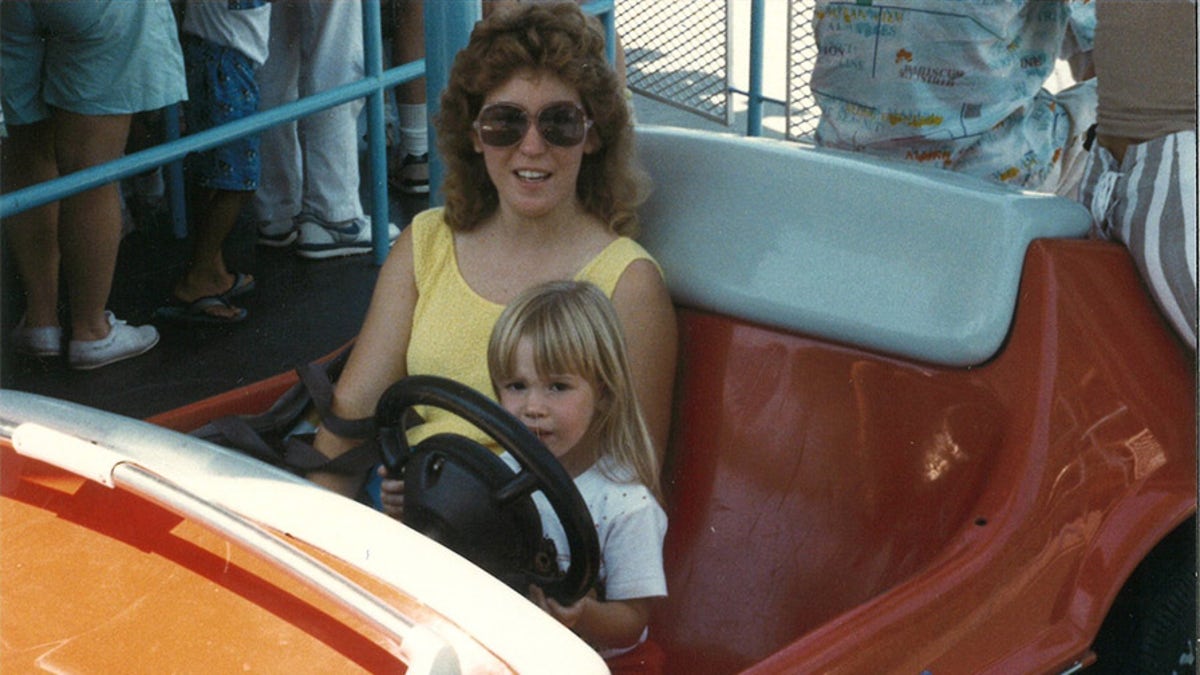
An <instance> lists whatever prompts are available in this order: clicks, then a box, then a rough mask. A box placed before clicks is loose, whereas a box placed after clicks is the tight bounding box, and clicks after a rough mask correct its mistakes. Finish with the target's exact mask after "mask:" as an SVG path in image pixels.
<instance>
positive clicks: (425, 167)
mask: <svg viewBox="0 0 1200 675" xmlns="http://www.w3.org/2000/svg"><path fill="white" fill-rule="evenodd" d="M389 182H390V183H391V185H392V187H394V188H396V189H398V190H400V191H401V192H403V193H405V194H409V195H427V194H429V153H424V154H421V155H407V154H406V155H404V159H402V160H400V166H399V167H397V168H396V170H395V171H394V172H393V173H392V175H391V177H390V179H389Z"/></svg>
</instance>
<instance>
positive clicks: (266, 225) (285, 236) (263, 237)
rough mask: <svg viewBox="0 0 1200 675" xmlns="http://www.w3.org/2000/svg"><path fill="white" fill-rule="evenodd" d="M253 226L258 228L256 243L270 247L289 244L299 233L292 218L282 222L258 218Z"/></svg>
mask: <svg viewBox="0 0 1200 675" xmlns="http://www.w3.org/2000/svg"><path fill="white" fill-rule="evenodd" d="M255 228H256V229H257V230H258V245H259V246H268V247H270V248H285V247H287V246H291V245H292V242H294V241H296V237H297V236H298V235H299V233H298V232H297V231H296V222H295V220H294V219H293V220H285V221H282V222H272V221H267V220H260V221H258V222H257V223H255Z"/></svg>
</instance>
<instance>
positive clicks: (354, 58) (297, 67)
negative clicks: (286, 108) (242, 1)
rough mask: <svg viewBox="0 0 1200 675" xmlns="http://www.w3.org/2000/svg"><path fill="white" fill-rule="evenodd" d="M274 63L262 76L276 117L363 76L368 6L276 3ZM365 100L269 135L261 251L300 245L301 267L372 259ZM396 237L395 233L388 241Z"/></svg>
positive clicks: (315, 0)
mask: <svg viewBox="0 0 1200 675" xmlns="http://www.w3.org/2000/svg"><path fill="white" fill-rule="evenodd" d="M269 51H270V53H269V55H268V57H267V61H266V63H265V64H263V67H262V68H260V69H259V71H258V83H259V91H260V94H261V99H260V102H261V105H262V107H263V108H264V109H269V108H273V107H275V106H278V105H280V104H283V103H287V102H289V101H294V100H296V99H297V98H298V97H300V96H308V95H311V94H316V93H319V92H322V91H326V90H328V89H332V88H334V87H337V86H340V85H343V84H347V83H349V82H353V81H356V80H358V79H361V78H362V76H363V28H362V4H361V3H359V2H331V1H330V0H276V1H275V3H274V4H273V6H272V11H271V36H270V46H269ZM362 107H363V101H362V100H361V99H359V100H355V101H350V102H349V103H344V104H342V105H339V106H335V107H333V108H329V109H326V110H322V111H320V112H318V113H314V114H312V115H309V116H308V117H305V118H302V119H300V120H297V121H295V122H289V123H286V124H280V125H276V126H274V127H271V128H270V129H268V130H266V131H264V132H263V135H262V146H261V153H262V156H261V157H262V175H261V179H260V182H259V189H258V190H257V191H256V192H255V194H254V197H253V199H252V201H251V208H252V211H253V214H254V218H255V220H256V221H257V227H258V241H259V243H260V244H263V245H265V246H275V247H284V246H289V245H291V244H292V242H296V253H297V255H299V256H301V257H303V258H309V259H321V258H331V257H336V256H344V255H354V254H360V253H369V252H370V251H371V250H372V247H371V219H370V217H369V216H367V215H366V214H365V213H364V212H363V207H362V202H361V200H360V197H359V164H358V124H357V120H358V113H359V111H361V110H362ZM399 233H400V232H399V230H398V229H397V228H396V227H395V226H394V225H391V224H390V223H389V226H388V239H389V241H391V240H394V239H395V238H396V237H397V236H398V235H399Z"/></svg>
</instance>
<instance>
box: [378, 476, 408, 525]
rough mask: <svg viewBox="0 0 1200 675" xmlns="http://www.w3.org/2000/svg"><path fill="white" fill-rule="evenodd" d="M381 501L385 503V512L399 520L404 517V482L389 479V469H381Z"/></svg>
mask: <svg viewBox="0 0 1200 675" xmlns="http://www.w3.org/2000/svg"><path fill="white" fill-rule="evenodd" d="M378 472H379V477H380V478H382V479H383V480H382V481H380V483H379V501H380V502H382V503H383V512H384V513H386V514H388V515H389V516H391V517H393V518H396V519H399V518H400V517H401V516H403V515H404V481H402V480H398V479H395V478H388V472H387V468H385V467H382V466H381V467H379V469H378Z"/></svg>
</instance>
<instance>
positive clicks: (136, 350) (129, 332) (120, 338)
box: [67, 311, 158, 370]
mask: <svg viewBox="0 0 1200 675" xmlns="http://www.w3.org/2000/svg"><path fill="white" fill-rule="evenodd" d="M104 318H106V319H107V320H108V325H109V331H108V337H104V338H101V339H99V340H71V343H70V345H69V346H68V356H67V361H68V363H69V364H70V366H71V367H72V368H74V369H76V370H92V369H93V368H99V367H100V366H107V365H108V364H110V363H116V362H117V361H122V360H124V359H128V358H132V357H134V356H138V355H140V354H145V353H146V352H148V351H150V349H151V348H152V347H154V345H156V344H158V330H156V329H155V328H154V326H130V325H129V324H128V323H125V322H124V321H122V320H120V319H118V318H117V317H115V316H113V313H112V312H108V311H106V312H104Z"/></svg>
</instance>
